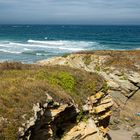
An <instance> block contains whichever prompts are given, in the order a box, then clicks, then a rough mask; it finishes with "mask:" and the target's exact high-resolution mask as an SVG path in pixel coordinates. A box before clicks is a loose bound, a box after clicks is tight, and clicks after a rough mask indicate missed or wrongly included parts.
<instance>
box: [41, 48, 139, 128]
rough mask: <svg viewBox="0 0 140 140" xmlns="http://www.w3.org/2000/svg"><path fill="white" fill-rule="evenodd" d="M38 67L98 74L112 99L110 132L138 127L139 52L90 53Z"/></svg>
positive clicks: (69, 56) (57, 59)
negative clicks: (62, 66) (69, 69)
mask: <svg viewBox="0 0 140 140" xmlns="http://www.w3.org/2000/svg"><path fill="white" fill-rule="evenodd" d="M38 64H39V65H65V66H69V67H73V68H78V69H83V70H85V71H89V72H95V73H97V74H99V75H101V76H102V77H103V78H105V80H106V82H107V85H108V87H109V90H108V94H109V95H110V96H111V97H112V98H113V101H114V106H113V109H112V111H113V113H112V114H113V115H112V118H111V123H110V124H111V126H110V128H111V129H119V124H120V125H124V126H123V127H124V129H128V130H131V129H133V127H135V126H139V122H140V121H139V117H138V116H137V115H136V114H137V113H138V112H139V111H140V110H139V102H140V51H139V50H136V51H134V50H131V51H93V52H92V51H90V52H79V53H75V54H70V55H67V56H66V55H65V56H63V57H56V58H51V59H48V60H42V61H40V62H38Z"/></svg>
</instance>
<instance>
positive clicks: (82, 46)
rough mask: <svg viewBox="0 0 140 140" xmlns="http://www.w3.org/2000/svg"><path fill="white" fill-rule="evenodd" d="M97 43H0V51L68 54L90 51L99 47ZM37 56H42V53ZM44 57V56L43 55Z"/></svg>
mask: <svg viewBox="0 0 140 140" xmlns="http://www.w3.org/2000/svg"><path fill="white" fill-rule="evenodd" d="M99 46H100V45H99V44H98V43H96V42H90V41H70V40H68V41H67V40H64V41H63V40H58V41H48V40H45V41H40V40H28V41H27V42H24V43H22V42H11V41H9V42H8V41H7V42H4V43H3V42H0V49H1V50H0V51H3V52H9V53H16V54H17V53H23V52H28V51H30V52H32V51H33V52H34V51H40V50H41V51H46V52H48V51H49V52H50V53H51V52H52V53H58V54H59V53H67V52H76V51H82V50H89V49H94V48H97V47H99ZM36 55H41V54H40V52H39V53H38V54H36ZM43 55H44V54H43Z"/></svg>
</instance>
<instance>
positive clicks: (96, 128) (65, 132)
mask: <svg viewBox="0 0 140 140" xmlns="http://www.w3.org/2000/svg"><path fill="white" fill-rule="evenodd" d="M112 105H113V103H112V99H111V98H110V96H108V95H107V93H104V92H98V93H96V94H95V95H92V96H90V97H88V98H87V100H86V102H85V104H84V105H83V106H82V107H83V109H82V110H80V109H78V107H77V105H76V104H74V103H72V102H71V103H69V104H64V103H60V102H55V101H54V100H53V98H52V97H51V96H50V95H47V100H46V103H45V104H44V105H42V106H40V105H39V104H36V105H35V106H34V107H33V110H34V117H32V118H30V120H28V121H27V122H26V123H24V124H23V125H22V127H20V128H19V139H24V140H26V139H29V140H47V139H50V140H51V139H52V140H59V139H62V140H91V139H95V140H105V139H106V140H107V135H106V134H107V132H108V124H109V120H110V116H111V111H110V108H111V107H112Z"/></svg>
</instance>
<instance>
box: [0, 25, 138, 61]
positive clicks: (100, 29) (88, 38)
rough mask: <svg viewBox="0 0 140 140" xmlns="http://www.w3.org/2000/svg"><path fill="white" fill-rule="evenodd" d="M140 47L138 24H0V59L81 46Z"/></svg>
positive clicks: (54, 53) (19, 58) (32, 56)
mask: <svg viewBox="0 0 140 140" xmlns="http://www.w3.org/2000/svg"><path fill="white" fill-rule="evenodd" d="M108 49H109V50H131V49H140V26H74V25H73V26H72V25H58V26H56V25H55V26H53V25H0V61H6V60H10V61H13V60H14V61H22V62H24V63H33V62H36V61H38V60H41V59H46V58H49V57H53V56H59V55H63V54H65V53H71V52H77V51H83V50H108Z"/></svg>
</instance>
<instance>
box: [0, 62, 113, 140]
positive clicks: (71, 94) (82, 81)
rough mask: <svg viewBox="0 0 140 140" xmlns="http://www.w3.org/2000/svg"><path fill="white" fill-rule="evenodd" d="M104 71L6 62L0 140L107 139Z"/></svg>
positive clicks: (0, 85) (1, 72)
mask: <svg viewBox="0 0 140 140" xmlns="http://www.w3.org/2000/svg"><path fill="white" fill-rule="evenodd" d="M107 90H108V87H107V85H106V81H105V80H104V78H103V77H102V76H99V75H98V74H96V73H89V72H86V71H82V70H77V69H74V68H69V67H65V66H39V65H27V64H21V63H17V62H13V63H10V62H4V63H0V106H1V108H0V140H16V139H23V140H26V139H29V140H46V139H50V138H51V139H54V140H59V139H63V140H72V139H75V140H76V139H77V140H79V139H81V140H82V139H85V140H86V139H87V140H88V139H90V137H91V136H92V138H94V139H99V140H101V139H106V138H107V135H106V134H107V131H108V124H109V120H110V115H111V111H110V108H111V106H112V100H111V97H110V96H109V95H108V93H107Z"/></svg>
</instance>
